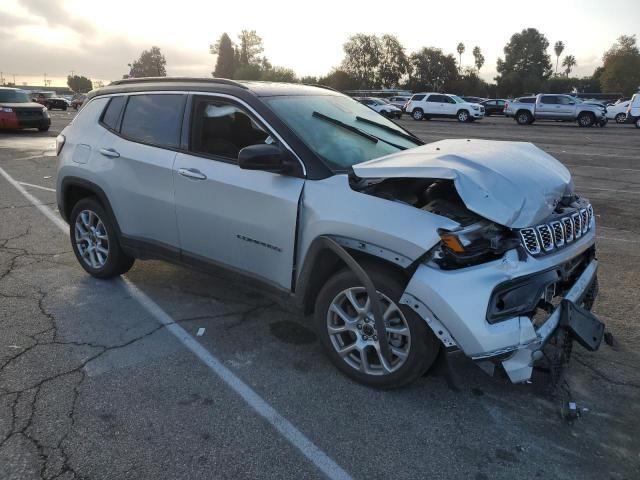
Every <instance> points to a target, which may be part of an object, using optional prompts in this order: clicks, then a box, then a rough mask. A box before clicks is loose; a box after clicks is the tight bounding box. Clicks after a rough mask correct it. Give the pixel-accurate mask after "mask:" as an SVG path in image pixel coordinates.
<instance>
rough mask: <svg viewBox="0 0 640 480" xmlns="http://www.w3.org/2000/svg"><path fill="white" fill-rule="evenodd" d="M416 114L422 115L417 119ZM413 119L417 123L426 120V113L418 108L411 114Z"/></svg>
mask: <svg viewBox="0 0 640 480" xmlns="http://www.w3.org/2000/svg"><path fill="white" fill-rule="evenodd" d="M416 113H419V114H420V115H419V117H420V118H416V117H415V115H416ZM411 118H413V119H414V120H416V121H420V120H422V119H423V118H424V112H423V111H422V109H421V108H416V109H414V110H413V112H411Z"/></svg>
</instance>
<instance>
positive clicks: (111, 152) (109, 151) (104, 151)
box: [100, 148, 120, 158]
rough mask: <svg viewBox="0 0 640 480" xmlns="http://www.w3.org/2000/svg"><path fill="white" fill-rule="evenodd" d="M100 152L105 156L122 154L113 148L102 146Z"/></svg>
mask: <svg viewBox="0 0 640 480" xmlns="http://www.w3.org/2000/svg"><path fill="white" fill-rule="evenodd" d="M100 153H101V154H102V155H104V156H105V157H111V158H118V157H119V156H120V154H119V153H118V152H116V151H115V150H114V149H113V148H101V149H100Z"/></svg>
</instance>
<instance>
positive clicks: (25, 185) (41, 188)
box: [18, 182, 56, 192]
mask: <svg viewBox="0 0 640 480" xmlns="http://www.w3.org/2000/svg"><path fill="white" fill-rule="evenodd" d="M18 183H19V184H20V185H22V186H24V187H31V188H39V189H40V190H46V191H47V192H55V191H56V189H55V188H49V187H43V186H42V185H34V184H33V183H27V182H18Z"/></svg>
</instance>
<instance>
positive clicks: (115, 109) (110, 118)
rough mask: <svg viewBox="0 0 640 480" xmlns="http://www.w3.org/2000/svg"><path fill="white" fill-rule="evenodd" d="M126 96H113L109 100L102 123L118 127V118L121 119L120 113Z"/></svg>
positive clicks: (112, 128)
mask: <svg viewBox="0 0 640 480" xmlns="http://www.w3.org/2000/svg"><path fill="white" fill-rule="evenodd" d="M125 100H126V97H122V96H121V97H112V98H111V99H110V100H109V104H108V105H107V108H106V109H105V110H104V113H103V114H102V124H103V125H104V126H105V127H107V128H109V129H111V130H117V129H118V120H119V119H120V113H121V112H122V107H123V106H124V103H125Z"/></svg>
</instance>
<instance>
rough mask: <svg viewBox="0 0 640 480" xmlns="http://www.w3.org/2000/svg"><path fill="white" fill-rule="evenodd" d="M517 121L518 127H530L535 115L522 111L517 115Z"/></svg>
mask: <svg viewBox="0 0 640 480" xmlns="http://www.w3.org/2000/svg"><path fill="white" fill-rule="evenodd" d="M515 119H516V122H518V125H529V124H531V123H532V120H533V115H531V113H530V112H528V111H527V110H522V111H520V112H518V113H516V116H515Z"/></svg>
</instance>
